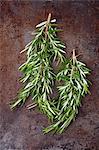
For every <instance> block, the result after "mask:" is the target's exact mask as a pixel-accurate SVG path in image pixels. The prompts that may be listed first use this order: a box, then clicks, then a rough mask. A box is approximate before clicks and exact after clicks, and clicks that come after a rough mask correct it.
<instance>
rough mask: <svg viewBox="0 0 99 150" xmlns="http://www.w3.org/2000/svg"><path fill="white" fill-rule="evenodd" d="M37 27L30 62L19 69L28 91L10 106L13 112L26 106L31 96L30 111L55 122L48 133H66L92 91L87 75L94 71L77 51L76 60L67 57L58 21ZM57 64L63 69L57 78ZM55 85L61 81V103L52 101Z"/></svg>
mask: <svg viewBox="0 0 99 150" xmlns="http://www.w3.org/2000/svg"><path fill="white" fill-rule="evenodd" d="M50 19H51V14H49V16H48V19H47V21H45V22H42V23H40V24H38V25H37V26H36V31H35V34H36V35H35V38H34V39H33V40H32V41H31V42H30V43H29V44H28V45H26V46H25V49H24V50H23V51H21V53H22V52H24V51H27V61H26V62H25V63H24V64H22V65H21V66H20V67H19V70H20V71H21V72H22V73H23V77H22V78H21V80H20V81H21V82H22V83H24V87H23V88H22V89H21V90H20V91H19V93H18V96H17V99H15V100H14V101H12V102H11V103H10V107H11V109H14V108H15V107H17V106H20V105H23V104H24V103H25V101H26V100H27V99H28V97H29V96H31V97H32V104H30V105H28V107H27V108H28V109H31V108H33V107H35V106H38V107H39V109H40V110H41V111H42V112H43V113H44V114H46V115H47V116H48V118H49V119H50V120H51V121H52V122H53V124H52V125H50V126H49V127H47V128H45V129H44V132H45V133H47V132H49V131H51V130H53V131H54V132H59V133H61V132H63V130H64V129H65V128H66V127H67V126H68V125H69V124H70V122H71V121H72V120H73V119H74V118H75V116H76V114H77V113H78V108H79V106H80V104H81V97H83V96H84V95H85V94H86V93H88V92H89V90H88V87H89V86H88V81H87V79H86V75H87V74H89V72H90V70H89V69H88V68H87V67H86V66H85V64H83V63H81V62H79V61H78V60H77V59H76V56H75V50H73V57H72V59H69V60H67V59H66V58H65V57H64V55H63V54H64V53H65V51H64V48H65V45H64V44H63V43H62V42H61V41H60V40H59V39H58V37H57V31H58V30H57V28H56V24H55V22H56V20H55V19H53V20H50ZM55 60H57V61H58V64H59V63H61V64H62V66H63V67H62V68H61V69H60V70H59V71H58V73H57V74H55V73H54V70H53V67H52V62H53V61H55ZM55 81H58V82H59V84H61V85H60V86H58V87H57V88H58V91H59V95H58V99H57V100H54V98H53V99H52V98H51V94H52V93H53V88H52V87H53V86H55Z"/></svg>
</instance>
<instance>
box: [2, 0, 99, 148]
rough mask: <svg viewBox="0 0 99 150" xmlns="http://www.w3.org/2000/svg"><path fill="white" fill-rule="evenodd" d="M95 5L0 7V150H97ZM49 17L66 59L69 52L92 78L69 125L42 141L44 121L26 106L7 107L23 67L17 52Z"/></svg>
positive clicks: (43, 0)
mask: <svg viewBox="0 0 99 150" xmlns="http://www.w3.org/2000/svg"><path fill="white" fill-rule="evenodd" d="M98 4H99V1H98V0H97V1H94V0H92V1H90V0H88V1H85V0H84V1H83V0H78V1H77V0H72V1H67V0H49V1H48V0H37V1H34V0H32V1H28V0H27V1H23V0H21V1H16V0H13V1H8V0H6V1H0V94H1V95H0V98H1V99H0V150H99V50H98V33H99V32H98V31H99V26H98V23H99V21H98V19H99V5H98ZM49 12H51V13H52V16H53V18H54V17H55V18H56V19H57V22H58V24H60V26H61V28H62V29H63V32H62V33H61V34H60V35H59V36H60V38H61V39H62V40H63V41H64V42H65V43H66V45H67V50H66V51H67V56H70V55H71V51H72V49H73V48H76V49H77V52H78V53H83V55H82V56H80V57H79V59H81V60H82V61H84V62H85V63H86V64H87V65H88V67H89V68H91V70H92V73H91V75H90V77H89V79H90V80H91V82H92V83H93V85H92V86H91V87H90V91H91V95H87V96H86V98H84V100H83V106H82V108H81V109H80V111H79V115H78V117H77V119H76V121H75V122H74V123H72V124H71V125H70V127H69V128H68V129H67V130H66V131H65V132H64V133H63V134H62V135H52V134H51V133H49V134H48V135H43V133H42V128H43V127H45V126H47V125H48V121H47V118H46V117H45V116H44V115H42V114H41V113H40V112H39V111H38V110H36V109H35V110H32V111H30V112H29V111H28V110H26V109H25V106H24V107H23V108H21V109H18V110H16V111H10V109H9V106H8V102H9V101H10V100H11V99H12V98H14V97H15V95H16V93H17V91H18V89H19V87H20V84H19V81H18V79H19V77H20V73H19V72H18V67H19V65H20V64H21V63H23V62H24V61H25V54H22V55H20V53H19V52H20V51H21V50H22V49H23V48H24V46H25V44H27V43H28V42H29V41H30V40H31V39H32V35H31V32H32V31H33V30H34V29H35V25H36V24H37V23H39V22H40V21H42V20H45V19H46V18H47V15H48V13H49Z"/></svg>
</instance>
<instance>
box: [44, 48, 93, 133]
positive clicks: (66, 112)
mask: <svg viewBox="0 0 99 150" xmlns="http://www.w3.org/2000/svg"><path fill="white" fill-rule="evenodd" d="M63 66H64V65H63ZM89 73H90V70H89V69H88V68H87V67H86V65H85V64H84V63H82V62H80V61H78V60H77V59H76V56H75V50H73V57H72V59H70V60H68V61H66V62H65V67H64V68H63V69H62V70H60V72H59V73H58V74H57V80H58V81H61V82H62V83H63V85H60V86H58V90H59V93H60V96H59V100H58V101H57V106H56V107H57V109H58V110H59V113H58V114H57V115H56V117H55V120H54V121H55V123H54V124H52V125H51V126H49V127H47V128H45V129H44V132H45V133H47V132H49V131H51V130H54V131H55V132H59V133H62V132H63V131H64V129H65V128H66V127H68V126H69V124H70V123H71V121H72V120H74V119H75V117H76V115H77V114H78V108H79V107H80V105H81V98H82V97H84V96H85V94H87V93H90V92H89V89H88V88H89V84H88V80H87V79H86V75H88V74H89Z"/></svg>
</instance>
